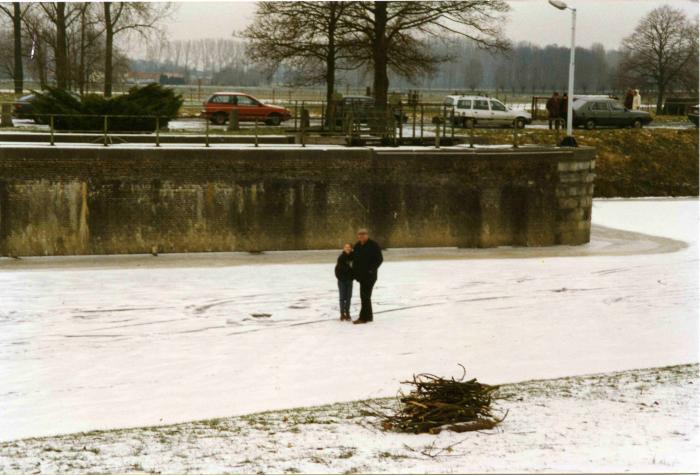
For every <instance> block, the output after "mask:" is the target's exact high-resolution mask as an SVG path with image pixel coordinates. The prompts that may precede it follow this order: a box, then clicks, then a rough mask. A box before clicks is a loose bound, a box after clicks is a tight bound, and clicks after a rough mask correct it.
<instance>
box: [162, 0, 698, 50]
mask: <svg viewBox="0 0 700 475" xmlns="http://www.w3.org/2000/svg"><path fill="white" fill-rule="evenodd" d="M508 3H510V5H511V7H512V10H511V12H510V14H509V21H508V23H507V25H506V33H507V35H508V37H509V38H510V39H511V40H513V41H516V42H517V41H530V42H532V43H535V44H539V45H547V44H553V43H558V44H561V45H568V44H569V41H570V36H569V35H570V16H571V15H570V13H569V12H562V11H559V10H557V9H555V8H553V7H551V6H550V5H549V4H548V3H547V0H512V1H509V2H508ZM568 3H569V5H571V6H573V7H575V8H577V10H578V22H577V33H576V36H577V41H576V43H577V44H578V45H582V46H590V45H591V44H592V43H594V42H599V43H602V44H603V45H604V46H605V47H606V48H608V49H610V48H616V47H617V46H618V45H619V44H620V40H621V39H622V38H623V37H625V36H626V35H628V34H629V33H630V32H631V31H632V30H633V29H634V27H635V25H636V24H637V22H638V21H639V19H640V18H642V17H643V16H644V15H645V14H647V13H648V12H649V11H651V10H653V9H654V8H656V7H658V6H661V5H665V4H668V5H672V6H674V7H677V8H681V9H682V10H684V11H685V12H687V13H688V15H690V16H692V17H694V16H695V15H697V14H698V2H697V0H665V1H661V0H568ZM254 12H255V2H231V1H218V2H208V1H207V2H205V1H191V2H181V3H178V7H177V12H176V14H175V16H174V18H173V21H171V22H170V24H169V25H168V31H169V33H170V38H172V39H195V38H212V37H230V36H231V33H232V32H233V31H234V30H240V29H243V28H245V26H246V25H247V24H248V23H249V22H250V21H251V20H252V18H253V13H254Z"/></svg>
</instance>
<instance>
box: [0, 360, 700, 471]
mask: <svg viewBox="0 0 700 475" xmlns="http://www.w3.org/2000/svg"><path fill="white" fill-rule="evenodd" d="M455 372H458V371H455ZM699 383H700V378H698V365H685V366H675V367H670V368H660V369H646V370H630V371H625V372H621V373H613V374H605V375H594V376H580V377H572V378H564V379H554V380H544V381H543V380H540V381H531V382H526V383H521V384H514V385H506V386H502V387H501V388H500V389H499V391H498V395H499V398H501V399H498V400H497V401H496V403H495V405H496V407H497V410H498V412H500V414H503V413H505V412H506V411H507V416H506V418H505V420H504V421H503V423H502V424H501V425H500V426H498V427H496V429H494V430H490V431H486V432H470V433H466V434H458V433H455V432H450V431H443V432H441V433H440V434H439V435H437V436H435V435H427V434H423V435H413V434H397V433H389V432H384V431H381V430H379V428H378V426H379V422H380V421H379V420H378V419H377V418H376V417H373V416H371V415H370V416H368V415H367V412H368V410H369V411H377V410H381V411H383V412H386V411H390V410H392V409H393V408H394V407H395V405H396V400H395V399H379V400H372V401H359V402H354V403H336V404H333V405H328V406H321V407H313V408H300V409H292V410H287V411H277V412H267V413H258V414H251V415H246V416H240V417H230V418H223V419H209V420H202V421H198V422H192V423H184V424H178V425H171V426H159V427H145V428H140V429H126V430H114V431H108V432H91V433H87V434H70V435H64V436H59V437H48V438H41V439H24V440H20V441H13V442H5V443H0V473H47V474H52V473H59V474H63V473H73V474H78V473H79V474H89V473H93V474H94V473H139V472H147V473H298V472H304V473H358V472H359V473H381V472H383V473H477V472H496V473H512V472H536V473H541V472H584V473H585V472H588V473H596V472H609V473H623V472H645V473H653V472H688V473H692V472H697V471H698V463H697V459H696V455H697V450H698V440H697V435H698V420H697V418H695V417H693V415H694V414H696V413H697V411H698V408H699V407H698V402H699V399H700V398H698V392H697V385H698V384H699Z"/></svg>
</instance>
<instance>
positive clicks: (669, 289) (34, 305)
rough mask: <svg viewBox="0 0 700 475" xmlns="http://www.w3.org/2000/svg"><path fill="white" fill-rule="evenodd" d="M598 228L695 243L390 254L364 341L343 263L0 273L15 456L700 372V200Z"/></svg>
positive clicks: (7, 409) (620, 216) (7, 434)
mask: <svg viewBox="0 0 700 475" xmlns="http://www.w3.org/2000/svg"><path fill="white" fill-rule="evenodd" d="M593 219H594V222H595V223H596V224H599V225H603V226H606V227H611V228H620V229H626V230H629V231H634V232H640V233H647V234H652V235H656V236H663V237H667V238H671V239H674V240H682V241H684V242H686V243H687V246H683V245H681V244H678V243H676V244H677V245H675V246H674V245H672V244H673V243H674V241H669V240H661V241H659V240H657V241H654V239H651V238H648V237H644V236H635V235H634V234H632V233H626V234H625V233H623V234H621V235H620V236H622V237H621V238H620V239H622V240H625V241H629V243H628V244H629V246H631V247H628V251H629V249H635V248H636V247H635V241H640V242H651V243H653V242H657V243H658V242H662V241H663V242H667V244H668V243H671V244H668V245H665V246H662V245H659V246H657V247H656V248H654V246H651V247H647V248H644V246H641V247H640V248H639V249H641V250H639V253H636V254H631V253H630V252H619V253H617V254H619V255H615V254H616V253H606V252H604V251H605V249H606V246H605V245H602V244H600V243H599V242H598V243H596V242H594V243H593V244H592V245H590V246H584V247H582V248H574V249H573V252H572V253H571V254H569V255H567V252H565V251H566V250H567V249H571V248H564V250H563V251H561V252H560V255H556V254H555V255H552V254H548V253H547V252H546V251H544V250H523V251H520V250H519V252H523V253H521V254H518V253H513V252H512V250H509V249H504V250H502V251H494V250H486V251H485V252H486V253H490V254H486V255H480V254H479V252H478V251H470V252H469V253H467V254H465V255H464V256H462V257H463V258H455V256H452V258H443V257H444V256H440V255H439V254H440V252H438V251H436V255H437V257H436V258H429V259H418V258H416V257H415V256H413V258H411V257H410V254H411V253H410V252H404V253H403V254H402V252H401V251H391V250H390V251H387V253H386V261H385V264H384V265H383V266H382V269H381V270H380V276H379V282H378V285H377V287H376V290H375V311H376V313H377V315H376V318H375V322H374V323H373V324H371V325H363V326H359V327H358V326H353V325H347V324H342V323H340V322H339V321H336V313H337V303H336V294H337V289H336V285H335V280H334V278H333V264H334V259H333V257H334V254H330V253H325V254H324V253H280V254H285V255H286V256H287V257H288V259H289V261H293V262H277V263H275V262H274V260H272V262H268V261H266V256H261V257H260V261H259V263H257V262H255V261H251V262H247V263H241V262H236V264H237V265H231V266H229V265H225V264H224V265H218V266H216V265H215V266H210V265H201V266H198V265H197V263H196V261H195V262H194V263H193V262H191V261H190V260H188V259H187V258H183V260H182V265H177V263H176V262H175V263H172V262H171V265H168V266H151V265H149V264H150V262H152V261H153V259H159V258H149V257H142V258H131V260H128V259H129V258H127V261H126V262H128V263H129V264H128V265H126V266H122V265H121V263H120V262H121V261H120V259H115V258H105V259H104V260H103V261H102V265H100V266H98V267H95V266H94V265H90V266H82V265H80V264H75V263H74V264H71V265H65V261H64V264H61V260H55V261H53V262H54V263H55V265H52V264H51V260H49V264H48V265H39V266H36V265H34V263H35V262H36V261H32V260H29V262H27V263H26V265H25V264H24V263H17V262H14V261H7V260H2V261H0V301H1V302H2V305H1V306H0V381H1V382H2V385H1V386H0V440H13V439H18V438H22V437H35V436H44V435H52V434H61V433H71V432H77V431H87V430H95V429H109V428H123V427H135V426H145V425H156V424H169V423H175V422H181V421H190V420H198V419H207V418H213V417H223V416H232V415H243V414H250V413H253V412H257V411H264V410H273V409H285V408H294V407H300V406H312V405H319V404H329V403H333V402H337V401H351V400H359V399H367V398H375V397H383V396H391V395H394V394H395V392H396V390H397V387H398V386H399V381H401V380H403V379H404V378H406V377H407V376H409V375H411V374H413V373H415V372H421V371H429V372H432V373H437V374H454V372H455V368H456V365H457V363H462V364H464V365H465V366H467V368H468V370H469V372H470V374H472V375H475V376H476V377H478V378H479V379H480V380H481V381H484V382H487V383H492V384H499V383H507V382H517V381H525V380H531V379H540V378H556V377H562V376H572V375H582V374H591V373H605V372H611V371H621V370H628V369H634V368H649V367H659V366H666V365H675V364H686V363H695V362H697V360H698V319H697V317H698V246H697V231H698V202H697V200H690V199H688V200H596V201H595V203H594V210H593ZM599 232H602V233H603V234H604V232H605V230H596V233H599ZM618 237H619V236H618ZM618 240H619V239H618ZM618 245H619V243H618ZM622 247H623V248H624V246H622ZM642 248H644V249H642ZM585 249H589V252H583V254H585V255H583V256H577V255H576V254H578V253H581V250H584V251H585ZM654 249H656V250H654ZM541 251H542V253H540V252H541ZM599 251H600V252H599ZM669 251H675V252H669ZM393 252H397V256H398V258H396V259H393V257H392V253H393ZM455 252H457V251H455ZM499 252H502V255H500V256H499ZM527 253H529V256H530V257H533V258H530V259H523V258H520V257H524V255H527ZM319 255H321V256H327V257H328V261H327V262H325V263H318V257H317V256H319ZM406 255H409V258H405V256H406ZM278 256H279V255H278ZM401 256H403V257H401ZM306 257H308V262H310V263H308V264H307V263H304V261H305V258H306ZM457 257H460V256H457ZM471 257H481V258H479V259H473V258H471ZM221 259H222V260H223V261H224V262H225V259H226V256H221ZM281 260H282V261H284V259H281ZM95 261H97V262H100V259H99V258H98V259H95ZM44 262H46V261H44ZM356 292H357V289H356ZM356 300H357V298H356ZM356 313H357V308H356V306H355V308H354V310H353V314H354V315H356ZM652 386H653V385H652ZM567 407H568V406H567ZM562 408H563V409H564V410H566V408H564V407H563V406H562ZM677 416H678V417H679V418H687V417H692V415H691V414H684V413H678V415H677ZM532 430H537V429H536V428H534V429H532ZM486 440H490V439H486ZM551 443H555V442H553V441H552V442H551ZM557 443H558V442H557ZM640 450H641V449H640ZM523 456H526V455H523ZM503 470H507V468H503Z"/></svg>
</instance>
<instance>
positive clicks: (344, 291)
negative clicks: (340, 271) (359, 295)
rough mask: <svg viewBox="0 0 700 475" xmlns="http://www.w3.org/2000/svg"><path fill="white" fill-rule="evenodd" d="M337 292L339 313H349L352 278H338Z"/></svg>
mask: <svg viewBox="0 0 700 475" xmlns="http://www.w3.org/2000/svg"><path fill="white" fill-rule="evenodd" d="M338 293H339V294H340V313H342V314H344V315H350V301H351V300H352V279H350V280H343V279H338Z"/></svg>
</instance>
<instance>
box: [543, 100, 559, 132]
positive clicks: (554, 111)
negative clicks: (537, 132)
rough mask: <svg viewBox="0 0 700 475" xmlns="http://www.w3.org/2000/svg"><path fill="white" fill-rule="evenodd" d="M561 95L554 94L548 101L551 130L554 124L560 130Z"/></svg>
mask: <svg viewBox="0 0 700 475" xmlns="http://www.w3.org/2000/svg"><path fill="white" fill-rule="evenodd" d="M559 101H560V99H559V93H558V92H554V93H553V94H552V97H550V98H549V99H548V100H547V104H546V106H545V107H546V108H547V117H548V118H549V129H550V130H551V129H552V123H554V126H555V127H556V128H557V129H558V128H559Z"/></svg>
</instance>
